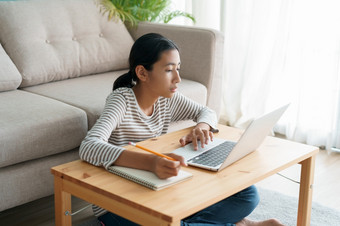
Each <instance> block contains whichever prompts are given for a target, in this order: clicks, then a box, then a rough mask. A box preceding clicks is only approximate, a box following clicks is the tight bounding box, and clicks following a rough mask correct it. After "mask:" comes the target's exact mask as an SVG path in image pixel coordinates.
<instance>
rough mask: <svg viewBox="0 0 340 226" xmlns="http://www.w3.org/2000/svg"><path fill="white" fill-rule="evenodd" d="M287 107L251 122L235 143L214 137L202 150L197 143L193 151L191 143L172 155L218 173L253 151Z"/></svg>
mask: <svg viewBox="0 0 340 226" xmlns="http://www.w3.org/2000/svg"><path fill="white" fill-rule="evenodd" d="M288 106H289V104H287V105H285V106H282V107H280V108H278V109H276V110H274V111H272V112H270V113H268V114H266V115H264V116H262V117H259V118H257V119H255V120H253V121H252V122H251V123H250V125H249V126H248V127H247V129H246V130H245V131H244V132H243V134H242V136H241V138H240V139H239V140H238V141H237V142H233V141H229V140H225V139H220V138H217V137H214V140H213V141H212V142H209V144H207V145H206V144H205V145H204V148H201V145H200V143H199V142H198V150H196V151H195V150H194V148H193V145H192V143H189V144H187V145H185V146H184V147H180V148H178V149H176V150H174V151H173V153H175V154H177V155H181V156H183V157H184V158H185V160H186V161H187V163H188V165H190V166H195V167H200V168H203V169H208V170H212V171H220V170H222V169H224V168H225V167H227V166H229V165H230V164H232V163H234V162H236V161H237V160H239V159H241V158H243V157H244V156H246V155H248V154H250V153H251V152H253V151H255V150H256V149H257V148H258V147H259V146H260V145H261V143H262V142H263V140H264V139H265V138H266V137H267V135H269V133H270V131H271V130H272V128H273V127H274V125H275V124H276V122H277V121H278V120H279V119H280V118H281V116H282V114H283V113H284V112H285V111H286V109H287V108H288Z"/></svg>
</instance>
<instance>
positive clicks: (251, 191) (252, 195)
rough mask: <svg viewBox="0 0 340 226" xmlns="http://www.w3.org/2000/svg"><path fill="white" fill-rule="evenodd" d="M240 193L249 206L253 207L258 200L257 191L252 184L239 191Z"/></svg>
mask: <svg viewBox="0 0 340 226" xmlns="http://www.w3.org/2000/svg"><path fill="white" fill-rule="evenodd" d="M241 193H242V196H243V197H242V198H244V199H245V200H246V201H247V202H248V203H249V205H250V206H251V208H253V209H255V207H256V206H257V205H258V204H259V202H260V195H259V193H258V191H257V188H256V187H255V186H254V185H252V186H250V187H248V188H246V189H244V190H243V191H241Z"/></svg>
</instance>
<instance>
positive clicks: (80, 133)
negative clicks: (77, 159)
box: [0, 90, 87, 167]
mask: <svg viewBox="0 0 340 226" xmlns="http://www.w3.org/2000/svg"><path fill="white" fill-rule="evenodd" d="M0 106H1V108H0V115H1V117H0V167H4V166H8V165H12V164H15V163H20V162H24V161H27V160H31V159H36V158H40V157H44V156H49V155H52V154H56V153H61V152H65V151H68V150H70V149H73V148H76V147H78V146H79V145H80V143H81V141H82V140H83V139H84V137H85V135H86V133H87V119H86V113H85V112H84V111H83V110H81V109H78V108H75V107H73V106H70V105H68V104H65V103H62V102H59V101H56V100H53V99H50V98H47V97H43V96H39V95H36V94H33V93H29V92H25V91H21V90H14V91H8V92H2V93H1V95H0Z"/></svg>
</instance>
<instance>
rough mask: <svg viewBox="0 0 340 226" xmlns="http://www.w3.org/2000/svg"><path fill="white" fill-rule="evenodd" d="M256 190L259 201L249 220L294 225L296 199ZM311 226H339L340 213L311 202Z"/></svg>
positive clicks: (264, 190) (270, 191) (268, 191)
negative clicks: (274, 219) (277, 221)
mask: <svg viewBox="0 0 340 226" xmlns="http://www.w3.org/2000/svg"><path fill="white" fill-rule="evenodd" d="M258 190H259V193H260V197H261V201H260V204H259V205H258V206H257V208H256V209H255V210H254V212H253V213H252V214H251V215H250V216H249V219H252V220H264V219H269V218H276V219H278V220H280V221H281V222H282V223H283V224H284V225H287V226H294V225H296V220H297V208H298V199H297V198H296V197H291V196H287V195H284V194H281V193H278V192H275V191H272V190H266V189H263V188H258ZM339 205H340V204H339ZM311 226H340V212H339V211H337V210H335V209H332V208H328V207H326V206H323V205H320V204H318V203H315V202H313V204H312V214H311Z"/></svg>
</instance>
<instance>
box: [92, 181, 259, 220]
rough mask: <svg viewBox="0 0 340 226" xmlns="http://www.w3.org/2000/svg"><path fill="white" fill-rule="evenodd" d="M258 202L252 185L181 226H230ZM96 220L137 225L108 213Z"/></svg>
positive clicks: (257, 196)
mask: <svg viewBox="0 0 340 226" xmlns="http://www.w3.org/2000/svg"><path fill="white" fill-rule="evenodd" d="M259 201H260V198H259V195H258V193H257V189H256V187H255V186H254V185H253V186H250V187H248V188H246V189H244V190H242V191H240V192H238V193H236V194H234V195H233V196H230V197H228V198H226V199H224V200H222V201H220V202H218V203H216V204H214V205H211V206H209V207H207V208H205V209H203V210H201V211H199V212H197V213H195V214H193V215H191V216H189V217H187V218H185V219H183V220H182V221H181V226H211V225H215V226H216V225H217V226H222V225H223V226H232V225H235V223H237V222H239V221H240V220H242V219H244V218H245V217H247V216H248V215H249V214H250V213H251V212H252V211H253V210H254V209H255V207H256V206H257V204H258V203H259ZM98 220H99V221H101V222H102V223H103V224H104V225H105V226H113V225H114V226H116V225H121V226H132V225H133V226H136V225H137V224H135V223H133V222H131V221H129V220H127V219H125V218H122V217H120V216H118V215H116V214H113V213H110V212H108V213H106V214H104V215H102V216H100V217H98Z"/></svg>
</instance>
